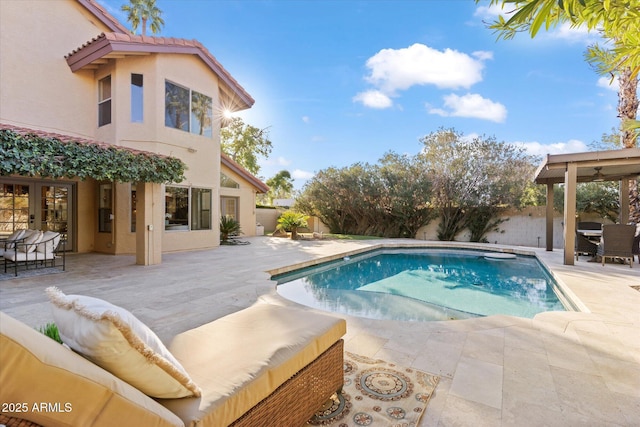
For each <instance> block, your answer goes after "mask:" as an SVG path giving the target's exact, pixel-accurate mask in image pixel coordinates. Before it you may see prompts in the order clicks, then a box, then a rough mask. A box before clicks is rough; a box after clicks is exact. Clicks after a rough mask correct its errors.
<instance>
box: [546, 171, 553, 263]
mask: <svg viewBox="0 0 640 427" xmlns="http://www.w3.org/2000/svg"><path fill="white" fill-rule="evenodd" d="M546 216H547V232H546V238H547V252H551V251H553V183H552V182H549V183H547V215H546Z"/></svg>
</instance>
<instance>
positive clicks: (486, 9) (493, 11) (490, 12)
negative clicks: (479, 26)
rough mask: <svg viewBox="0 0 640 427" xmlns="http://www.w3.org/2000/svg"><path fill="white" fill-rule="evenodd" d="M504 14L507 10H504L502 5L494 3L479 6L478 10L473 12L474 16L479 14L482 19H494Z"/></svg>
mask: <svg viewBox="0 0 640 427" xmlns="http://www.w3.org/2000/svg"><path fill="white" fill-rule="evenodd" d="M504 14H505V12H504V10H502V5H499V4H492V5H491V6H478V7H477V8H476V11H475V12H474V13H473V16H477V17H479V18H481V19H494V18H497V17H498V16H500V15H504Z"/></svg>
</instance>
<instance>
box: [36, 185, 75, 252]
mask: <svg viewBox="0 0 640 427" xmlns="http://www.w3.org/2000/svg"><path fill="white" fill-rule="evenodd" d="M72 190H73V186H72V184H60V183H55V184H36V191H35V195H36V197H35V199H36V200H35V201H36V205H35V215H34V216H35V221H34V228H36V229H39V230H43V231H55V232H58V233H61V234H62V235H64V236H66V239H67V241H66V244H65V247H66V250H73V240H74V239H73V235H72V233H73V227H71V218H72V216H73V206H72V201H73V197H72Z"/></svg>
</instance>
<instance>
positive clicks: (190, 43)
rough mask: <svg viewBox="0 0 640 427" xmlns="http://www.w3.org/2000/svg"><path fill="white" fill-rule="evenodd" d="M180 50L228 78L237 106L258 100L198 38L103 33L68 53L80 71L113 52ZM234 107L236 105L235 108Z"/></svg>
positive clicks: (174, 51) (245, 107)
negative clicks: (196, 57) (197, 58)
mask: <svg viewBox="0 0 640 427" xmlns="http://www.w3.org/2000/svg"><path fill="white" fill-rule="evenodd" d="M127 52H129V53H132V54H135V53H180V54H190V55H196V56H198V57H199V58H200V59H202V61H203V62H204V63H205V64H206V65H207V66H208V67H209V68H210V69H211V70H212V71H213V72H214V73H215V74H216V75H217V76H218V78H219V79H220V80H222V81H223V82H224V84H225V85H226V86H227V88H228V89H229V90H230V91H231V93H230V94H228V95H229V96H230V98H231V102H232V103H233V104H234V105H230V106H228V107H229V108H232V107H233V106H235V107H236V109H237V110H243V109H247V108H250V107H251V106H252V105H253V104H254V102H255V100H254V99H253V98H252V97H251V95H249V94H248V93H247V92H246V91H245V90H244V88H243V87H242V86H240V84H239V83H238V82H237V81H236V79H234V78H233V77H232V76H231V74H230V73H229V72H228V71H227V70H226V69H225V68H224V67H223V66H222V64H220V62H218V60H217V59H216V58H215V57H214V56H213V55H212V54H211V53H210V52H209V51H208V50H207V48H205V47H204V46H203V45H202V43H200V42H199V41H197V40H186V39H179V38H174V37H152V36H138V35H132V34H122V33H102V34H100V35H99V36H97V37H94V38H93V39H91V40H89V41H88V42H86V43H85V44H83V45H82V46H81V47H79V48H77V49H75V50H73V51H72V52H71V53H69V54H68V55H66V56H65V58H66V60H67V64H69V67H70V68H71V70H72V71H74V72H75V71H77V70H79V69H81V68H83V67H85V66H87V65H90V64H91V63H93V62H94V61H96V60H98V59H102V58H104V57H108V55H109V54H112V53H118V54H125V55H126V54H127ZM232 109H233V108H232Z"/></svg>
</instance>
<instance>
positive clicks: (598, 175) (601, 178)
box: [592, 166, 604, 182]
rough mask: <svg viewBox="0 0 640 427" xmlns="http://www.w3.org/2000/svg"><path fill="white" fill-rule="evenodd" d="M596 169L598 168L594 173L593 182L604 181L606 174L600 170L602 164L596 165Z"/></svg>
mask: <svg viewBox="0 0 640 427" xmlns="http://www.w3.org/2000/svg"><path fill="white" fill-rule="evenodd" d="M594 169H595V170H596V173H595V174H593V179H592V181H593V182H602V181H604V175H603V174H602V172H600V170H601V169H602V166H596V167H594Z"/></svg>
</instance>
